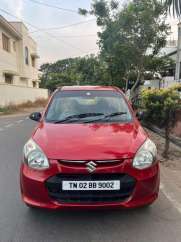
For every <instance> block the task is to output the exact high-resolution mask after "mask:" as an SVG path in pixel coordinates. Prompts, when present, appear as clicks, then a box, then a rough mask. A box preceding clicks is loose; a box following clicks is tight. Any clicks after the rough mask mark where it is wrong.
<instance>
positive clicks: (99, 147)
mask: <svg viewBox="0 0 181 242" xmlns="http://www.w3.org/2000/svg"><path fill="white" fill-rule="evenodd" d="M32 138H33V140H34V141H35V142H36V143H37V144H38V145H39V146H40V147H41V149H42V150H43V151H44V153H45V154H46V155H47V157H48V158H49V159H65V160H110V159H123V158H124V159H125V158H133V157H134V155H135V153H136V151H137V150H138V149H139V147H140V146H141V145H142V144H143V143H144V141H145V140H146V138H147V134H146V133H145V131H144V130H143V128H142V127H141V126H140V124H139V123H138V122H137V121H136V122H133V123H124V124H115V123H112V124H50V123H40V124H39V126H38V128H37V129H36V130H35V132H34V134H33V137H32Z"/></svg>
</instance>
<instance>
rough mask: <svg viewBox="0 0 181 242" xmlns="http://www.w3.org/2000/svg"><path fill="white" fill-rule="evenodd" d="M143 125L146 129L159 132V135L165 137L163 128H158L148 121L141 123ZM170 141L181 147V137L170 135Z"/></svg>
mask: <svg viewBox="0 0 181 242" xmlns="http://www.w3.org/2000/svg"><path fill="white" fill-rule="evenodd" d="M143 126H144V127H145V128H147V129H150V130H151V131H153V132H155V133H157V134H159V135H160V136H161V137H163V138H165V132H164V131H163V130H161V129H159V128H158V127H156V126H154V125H152V124H150V123H143ZM170 141H171V142H172V143H173V144H175V145H177V146H179V147H181V138H178V137H175V136H174V135H170Z"/></svg>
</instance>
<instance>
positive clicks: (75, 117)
mask: <svg viewBox="0 0 181 242" xmlns="http://www.w3.org/2000/svg"><path fill="white" fill-rule="evenodd" d="M102 115H104V114H103V113H81V114H75V115H71V116H68V117H66V118H64V119H61V120H50V121H51V122H53V123H55V124H59V123H65V122H68V121H71V122H73V121H79V120H80V119H84V118H88V117H96V116H102ZM50 121H49V122H50Z"/></svg>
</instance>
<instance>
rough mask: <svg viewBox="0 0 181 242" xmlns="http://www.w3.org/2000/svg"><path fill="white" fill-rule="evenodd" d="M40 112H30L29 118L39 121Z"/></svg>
mask: <svg viewBox="0 0 181 242" xmlns="http://www.w3.org/2000/svg"><path fill="white" fill-rule="evenodd" d="M41 117H42V116H41V113H39V112H35V113H32V114H30V116H29V118H30V119H31V120H33V121H36V122H39V121H40V119H41Z"/></svg>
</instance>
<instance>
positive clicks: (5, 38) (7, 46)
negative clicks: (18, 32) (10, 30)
mask: <svg viewBox="0 0 181 242" xmlns="http://www.w3.org/2000/svg"><path fill="white" fill-rule="evenodd" d="M2 44H3V49H4V50H5V51H7V52H10V39H9V37H8V36H6V35H5V34H3V33H2Z"/></svg>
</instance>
